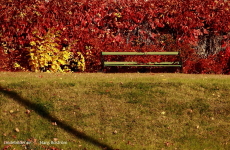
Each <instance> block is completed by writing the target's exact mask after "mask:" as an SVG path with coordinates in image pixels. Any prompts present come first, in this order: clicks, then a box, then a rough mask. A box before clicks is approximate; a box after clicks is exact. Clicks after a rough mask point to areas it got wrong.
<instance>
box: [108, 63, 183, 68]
mask: <svg viewBox="0 0 230 150" xmlns="http://www.w3.org/2000/svg"><path fill="white" fill-rule="evenodd" d="M104 66H162V67H163V66H169V67H181V64H180V62H149V63H138V62H104Z"/></svg>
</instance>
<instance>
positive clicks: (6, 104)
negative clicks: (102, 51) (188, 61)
mask: <svg viewBox="0 0 230 150" xmlns="http://www.w3.org/2000/svg"><path fill="white" fill-rule="evenodd" d="M0 86H1V87H0V100H1V101H0V108H1V118H0V124H1V128H0V131H1V132H0V133H1V137H0V144H1V147H0V148H3V147H4V146H8V145H6V144H5V145H4V144H3V142H4V141H20V140H21V141H27V140H28V141H31V142H32V143H31V144H29V145H11V149H13V148H16V149H22V148H24V147H26V146H27V148H28V149H45V148H50V147H55V148H60V149H68V150H69V149H73V150H74V149H84V148H86V149H87V150H88V149H92V150H94V149H101V148H100V147H105V146H107V147H109V148H114V149H124V150H128V149H130V150H140V149H146V150H149V149H182V150H185V149H188V150H203V149H208V150H221V149H223V150H225V149H226V150H227V149H230V143H229V141H230V135H229V134H230V128H229V126H230V93H229V91H230V76H224V75H183V74H149V73H148V74H102V73H93V74H48V73H47V74H46V73H43V74H42V73H40V74H38V73H4V72H1V73H0ZM26 112H27V113H26ZM55 122H56V123H55ZM56 124H57V125H56ZM16 128H18V129H19V132H16V131H15V129H16ZM54 138H55V139H54ZM56 139H58V141H63V142H64V143H66V142H67V144H51V145H46V144H44V143H43V144H42V143H40V142H50V141H54V140H56Z"/></svg>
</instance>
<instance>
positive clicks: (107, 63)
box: [101, 52, 182, 71]
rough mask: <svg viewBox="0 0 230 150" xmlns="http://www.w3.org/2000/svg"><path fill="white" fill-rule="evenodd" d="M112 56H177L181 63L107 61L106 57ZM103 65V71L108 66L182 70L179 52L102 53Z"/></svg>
mask: <svg viewBox="0 0 230 150" xmlns="http://www.w3.org/2000/svg"><path fill="white" fill-rule="evenodd" d="M111 55H117V56H118V55H132V56H139V55H140V56H141V55H142V56H146V55H168V56H172V55H175V56H177V57H179V59H178V60H179V61H175V62H148V63H140V62H134V61H129V62H128V61H105V60H104V56H111ZM101 64H102V71H103V70H104V67H108V66H139V67H180V68H182V61H181V58H180V53H179V52H101Z"/></svg>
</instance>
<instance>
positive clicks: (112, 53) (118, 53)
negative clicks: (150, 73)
mask: <svg viewBox="0 0 230 150" xmlns="http://www.w3.org/2000/svg"><path fill="white" fill-rule="evenodd" d="M101 54H102V55H179V52H102V53H101Z"/></svg>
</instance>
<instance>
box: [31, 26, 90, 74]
mask: <svg viewBox="0 0 230 150" xmlns="http://www.w3.org/2000/svg"><path fill="white" fill-rule="evenodd" d="M33 34H34V36H35V38H34V40H33V41H31V42H30V45H31V47H30V48H28V51H29V57H30V58H29V66H30V67H31V70H32V71H34V72H40V71H45V72H69V71H71V69H70V68H69V67H68V65H69V60H70V59H73V58H72V56H73V53H72V52H70V47H68V48H63V49H60V48H59V47H60V45H59V44H58V42H59V41H60V39H59V34H60V32H59V31H56V32H54V31H53V30H52V29H51V30H50V31H49V32H48V33H47V34H46V35H44V36H43V37H40V36H39V35H37V32H36V31H35V32H33ZM77 55H78V56H80V59H79V60H76V61H77V63H78V67H79V70H81V71H84V70H85V62H84V56H83V55H82V54H81V53H80V52H78V53H77ZM61 66H67V67H65V68H61Z"/></svg>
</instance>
